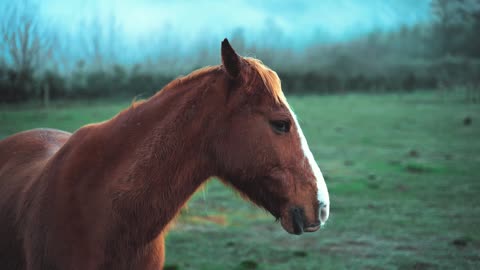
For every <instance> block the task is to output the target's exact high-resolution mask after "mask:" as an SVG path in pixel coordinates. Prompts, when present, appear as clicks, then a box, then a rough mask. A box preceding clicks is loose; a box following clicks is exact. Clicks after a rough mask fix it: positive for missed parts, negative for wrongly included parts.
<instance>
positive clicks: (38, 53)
mask: <svg viewBox="0 0 480 270" xmlns="http://www.w3.org/2000/svg"><path fill="white" fill-rule="evenodd" d="M36 10H38V9H37V5H36V3H35V2H33V1H32V0H19V1H9V3H6V4H5V9H4V11H3V16H2V20H1V21H0V41H1V43H2V45H1V47H0V53H1V55H3V56H4V64H5V65H6V66H8V68H9V69H10V70H11V76H10V80H11V84H12V87H11V89H10V90H9V93H7V94H8V95H10V96H11V97H10V98H9V99H12V100H22V99H26V98H28V95H29V94H31V92H32V91H31V90H32V82H33V78H34V76H35V73H37V72H38V71H39V70H41V69H42V68H46V65H47V63H49V62H50V60H51V58H52V53H53V47H54V44H55V42H56V39H55V37H54V35H53V34H52V33H51V32H49V31H48V30H47V28H46V27H45V24H42V23H41V22H40V18H39V16H38V14H37V13H36ZM47 94H48V93H47Z"/></svg>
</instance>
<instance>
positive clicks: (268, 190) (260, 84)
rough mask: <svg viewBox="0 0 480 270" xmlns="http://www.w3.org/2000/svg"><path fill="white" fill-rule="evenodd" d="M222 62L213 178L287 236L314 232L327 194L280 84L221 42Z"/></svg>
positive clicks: (326, 211)
mask: <svg viewBox="0 0 480 270" xmlns="http://www.w3.org/2000/svg"><path fill="white" fill-rule="evenodd" d="M222 63H223V65H222V70H223V71H222V72H223V73H224V74H223V75H222V76H224V82H225V83H224V84H222V85H223V91H225V92H226V94H225V96H226V102H225V107H224V108H223V111H222V110H221V109H220V108H219V114H222V115H221V116H220V118H221V119H223V120H222V121H224V122H223V123H222V124H223V126H225V127H226V128H222V129H221V130H218V131H217V133H218V134H219V135H218V137H217V138H216V142H215V155H216V160H217V163H218V166H219V168H220V172H219V173H218V176H219V177H220V178H221V179H223V181H224V182H226V183H228V184H230V185H232V186H233V187H235V188H236V189H238V190H239V191H240V192H241V193H242V194H243V195H245V196H246V197H248V198H249V199H250V200H252V201H253V202H254V203H256V204H258V205H259V206H261V207H264V208H265V209H267V210H268V211H269V212H270V213H271V214H272V215H274V216H275V217H276V218H277V219H280V221H281V224H282V226H283V228H284V229H285V230H286V231H287V232H289V233H294V234H301V233H302V232H304V231H306V232H313V231H316V230H317V229H319V228H320V226H321V225H322V224H323V223H324V222H325V221H326V220H327V218H328V215H329V209H330V200H329V195H328V190H327V186H326V184H325V181H324V179H323V176H322V173H321V172H320V169H319V167H318V165H317V163H316V161H315V159H314V157H313V155H312V152H311V151H310V149H309V147H308V144H307V141H306V139H305V136H304V135H303V132H302V129H301V128H300V125H299V122H298V120H297V118H296V116H295V114H294V113H293V112H292V110H291V109H290V106H289V105H288V103H287V100H286V98H285V96H284V95H283V93H282V89H281V85H280V79H279V78H278V76H277V74H276V73H275V72H274V71H272V70H271V69H269V68H267V67H266V66H265V65H263V64H262V63H261V62H260V61H259V60H256V59H252V58H243V57H240V56H239V55H237V53H236V52H235V51H234V50H233V49H232V47H231V46H230V44H229V43H228V41H227V40H226V39H225V40H224V41H223V42H222ZM219 127H220V125H219Z"/></svg>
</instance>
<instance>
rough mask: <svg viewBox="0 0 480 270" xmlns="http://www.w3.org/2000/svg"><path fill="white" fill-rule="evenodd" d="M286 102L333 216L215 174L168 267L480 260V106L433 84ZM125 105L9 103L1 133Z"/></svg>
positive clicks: (452, 265) (89, 117)
mask: <svg viewBox="0 0 480 270" xmlns="http://www.w3.org/2000/svg"><path fill="white" fill-rule="evenodd" d="M289 101H290V103H291V105H292V107H293V108H294V110H295V111H296V113H297V115H298V116H299V118H300V121H301V123H302V126H303V129H304V132H305V134H306V136H307V139H308V140H309V144H310V146H311V149H312V151H313V152H314V155H315V157H316V158H317V161H318V163H319V165H320V168H321V169H322V170H323V172H324V174H325V176H326V179H327V184H328V187H329V190H330V194H331V203H332V209H331V218H330V220H329V222H328V223H327V226H326V227H325V228H324V229H323V230H321V231H319V232H317V233H312V234H304V235H302V236H293V235H289V234H287V233H286V232H284V231H283V229H282V228H281V226H280V224H278V223H275V222H274V219H273V218H272V217H271V216H269V215H268V214H267V213H265V212H264V211H263V210H260V209H258V208H256V207H255V206H252V205H251V204H250V203H247V202H244V201H243V200H242V199H241V198H240V197H239V196H238V195H236V194H235V192H233V191H231V190H229V189H228V188H226V187H224V186H223V185H222V184H221V183H219V182H218V181H216V180H213V181H211V182H210V183H209V184H208V185H206V186H205V188H204V189H203V190H200V191H199V192H198V193H197V194H195V196H194V197H193V198H192V199H191V200H190V202H189V206H188V209H184V210H183V211H182V215H181V216H180V217H179V218H178V220H177V221H176V224H175V226H174V227H173V228H172V230H171V231H170V233H169V235H168V237H167V263H166V265H167V266H168V267H169V268H167V269H480V194H479V193H480V143H479V138H480V105H478V104H477V105H475V104H467V103H464V102H463V101H462V100H461V99H459V98H456V97H452V98H450V99H449V100H448V99H445V98H441V97H438V96H436V95H435V94H433V93H414V94H409V95H392V94H389V95H381V96H372V95H345V96H301V97H300V96H299V97H295V96H293V97H290V98H289ZM128 104H129V102H110V103H107V102H102V101H96V102H93V103H90V104H88V103H86V102H76V103H73V104H70V103H64V104H60V103H56V104H54V106H52V107H51V108H50V109H48V110H45V109H39V108H35V107H33V108H32V106H26V105H24V106H20V107H14V106H3V107H0V137H2V136H3V137H4V136H7V135H10V134H12V133H14V132H18V131H21V130H25V129H30V128H35V127H52V128H59V129H64V130H68V131H74V130H75V129H77V128H78V127H80V126H81V125H83V124H86V123H90V122H95V121H102V120H105V119H107V118H109V117H111V116H113V115H114V114H115V113H117V112H118V111H120V110H121V109H122V108H124V107H126V106H127V105H128ZM466 116H470V117H471V118H472V119H473V121H472V124H471V125H468V126H465V125H464V124H463V119H464V118H465V117H466Z"/></svg>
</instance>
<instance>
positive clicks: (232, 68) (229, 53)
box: [222, 39, 241, 78]
mask: <svg viewBox="0 0 480 270" xmlns="http://www.w3.org/2000/svg"><path fill="white" fill-rule="evenodd" d="M222 64H223V67H224V68H225V70H226V71H227V73H228V75H230V77H232V78H236V77H237V76H238V74H240V67H241V59H240V56H239V55H238V54H237V53H236V52H235V50H234V49H233V48H232V46H231V45H230V43H229V42H228V39H224V40H223V41H222Z"/></svg>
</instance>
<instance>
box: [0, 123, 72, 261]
mask: <svg viewBox="0 0 480 270" xmlns="http://www.w3.org/2000/svg"><path fill="white" fill-rule="evenodd" d="M69 137H70V134H69V133H67V132H63V131H59V130H52V129H34V130H29V131H25V132H21V133H17V134H15V135H12V136H10V137H7V138H5V139H4V140H1V141H0V265H2V269H23V268H24V266H23V261H24V259H23V255H22V233H21V232H19V231H18V230H19V229H21V227H22V226H21V224H19V223H20V221H21V219H22V216H23V215H24V213H22V209H23V207H22V205H24V202H23V201H22V200H23V199H24V198H23V196H22V193H24V192H25V191H26V190H27V189H28V188H29V187H30V186H31V185H32V183H33V182H35V180H36V179H37V178H38V176H39V174H40V173H41V172H42V169H43V167H44V166H45V164H46V163H47V162H48V160H49V159H50V157H52V156H53V155H54V154H55V153H56V152H57V151H58V149H60V147H62V145H63V144H64V143H65V142H66V141H67V140H68V138H69Z"/></svg>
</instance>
